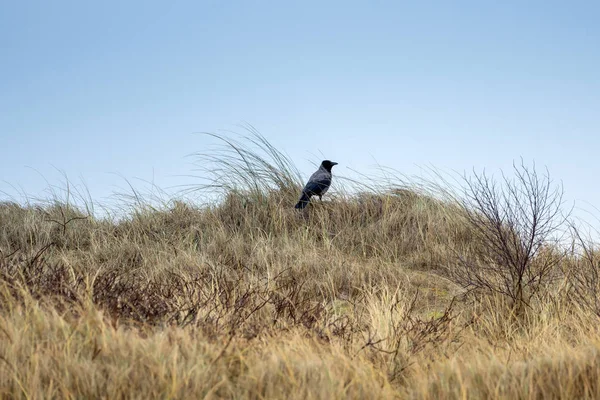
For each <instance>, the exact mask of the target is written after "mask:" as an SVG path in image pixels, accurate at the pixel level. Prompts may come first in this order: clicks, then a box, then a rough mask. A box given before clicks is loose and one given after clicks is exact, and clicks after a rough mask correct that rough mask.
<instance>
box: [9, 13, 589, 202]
mask: <svg viewBox="0 0 600 400" xmlns="http://www.w3.org/2000/svg"><path fill="white" fill-rule="evenodd" d="M599 4H600V3H598V2H594V1H589V2H577V1H573V2H565V1H560V2H559V1H503V2H499V1H495V2H492V1H452V2H450V1H443V2H442V1H439V2H433V1H423V2H410V3H409V2H400V1H387V2H384V1H363V2H352V1H343V2H342V1H325V2H323V1H319V2H312V1H302V2H300V1H297V2H288V1H243V2H242V1H194V2H191V1H190V2H178V1H173V2H154V1H143V2H142V1H139V2H134V1H119V2H116V1H105V2H86V1H21V2H17V1H2V2H1V3H0V48H1V49H2V50H1V62H0V135H1V146H0V190H4V191H8V192H11V191H12V189H11V187H10V185H18V186H20V187H22V189H23V190H25V191H26V192H27V193H30V194H34V195H36V194H38V193H40V191H41V190H42V189H43V188H44V187H45V186H46V183H45V182H44V181H43V180H42V179H41V178H40V177H39V175H38V173H37V172H35V171H39V172H41V173H42V174H43V175H44V176H46V178H47V179H48V180H49V181H50V182H51V183H59V181H60V178H59V176H58V175H57V173H56V172H55V171H54V170H53V168H54V167H56V168H59V169H61V170H63V171H64V172H65V173H66V174H67V175H68V177H69V178H70V179H72V180H75V181H77V180H78V179H79V177H80V176H81V177H83V178H84V179H85V181H86V182H87V185H88V187H89V189H90V190H91V192H92V195H93V196H94V197H96V198H97V199H102V198H103V197H105V196H107V195H109V194H110V193H111V191H112V190H114V189H115V187H124V184H123V180H122V179H121V178H119V176H118V175H120V176H123V177H126V178H129V179H133V180H135V178H141V179H146V180H150V179H154V180H155V182H156V183H157V184H158V185H159V186H162V187H165V188H166V187H169V186H173V185H179V184H185V183H192V182H191V181H190V179H189V178H183V177H181V176H178V175H185V174H189V173H191V169H192V165H191V164H190V161H191V160H190V159H188V158H186V157H185V156H186V155H188V154H190V153H192V152H196V151H202V150H205V149H206V148H207V147H206V146H207V144H208V143H209V140H208V139H207V138H205V137H202V136H200V135H195V134H193V132H200V131H209V132H217V131H219V130H221V129H224V130H229V129H236V125H237V124H239V123H242V122H248V123H251V124H252V125H254V126H255V127H256V128H257V129H259V130H260V131H261V132H262V133H263V134H264V135H265V136H266V137H267V138H268V139H270V140H271V141H272V142H273V143H274V144H275V145H276V146H277V147H279V148H280V149H282V150H284V151H286V152H287V153H288V154H289V155H290V156H292V157H293V158H294V159H295V160H296V161H297V163H298V166H299V167H300V168H301V170H302V171H303V173H305V174H306V175H308V174H309V173H310V172H312V171H311V170H312V168H313V167H312V164H311V162H314V161H317V160H318V159H320V157H321V156H320V154H321V153H322V154H324V155H325V156H326V157H327V158H330V159H332V160H335V161H338V162H339V163H340V165H339V167H336V168H337V170H338V172H339V173H347V172H348V171H349V168H353V169H358V170H363V169H366V168H367V167H369V166H370V165H373V164H374V162H375V161H376V162H378V163H379V164H382V165H385V166H389V167H392V168H396V169H398V170H400V171H403V172H405V173H408V174H411V173H415V172H417V171H418V167H419V166H426V165H433V166H435V167H438V168H440V169H442V170H457V171H463V170H469V169H471V168H472V167H476V168H483V167H486V168H487V169H489V170H494V169H497V168H507V167H510V165H511V163H512V160H513V159H518V158H519V157H521V156H522V157H524V159H525V160H526V161H531V160H535V162H536V163H537V164H538V165H546V166H548V168H549V169H550V172H551V174H552V175H553V176H554V177H555V178H556V179H558V180H562V181H563V182H564V186H565V190H566V192H567V195H568V198H569V199H570V200H585V201H587V202H589V203H591V204H594V205H596V206H600V188H599V185H598V177H599V176H600V165H599V163H598V158H599V157H598V152H599V150H600V23H598V21H600V5H599ZM238 130H239V129H238ZM2 196H4V195H0V198H2ZM581 205H582V206H583V204H581Z"/></svg>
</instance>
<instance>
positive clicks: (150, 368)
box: [0, 133, 600, 399]
mask: <svg viewBox="0 0 600 400" xmlns="http://www.w3.org/2000/svg"><path fill="white" fill-rule="evenodd" d="M217 139H219V140H221V142H222V143H223V147H220V148H218V149H216V150H214V151H212V152H210V153H208V154H197V155H196V156H197V158H198V164H199V167H200V168H201V172H200V174H201V175H202V176H203V177H204V178H206V180H205V181H204V183H203V184H200V185H196V186H195V187H192V188H191V190H189V191H188V195H189V194H190V193H192V192H193V193H196V194H200V195H207V196H211V197H210V198H211V201H210V202H198V201H192V200H190V198H191V197H190V196H187V197H185V198H187V200H182V199H179V198H178V199H177V200H175V199H168V198H167V199H163V201H162V202H156V201H151V200H149V199H145V198H144V196H142V195H141V194H140V193H139V192H136V191H135V190H132V194H131V195H130V196H129V197H127V198H125V197H122V198H121V200H122V204H121V206H122V210H121V212H120V213H119V214H118V217H117V216H106V215H103V216H98V215H94V213H93V212H92V209H93V208H94V207H96V208H98V207H99V206H98V205H94V204H93V202H92V201H91V200H89V199H88V200H83V198H84V197H83V196H77V195H76V193H73V192H72V191H71V190H69V191H65V192H62V193H59V194H57V195H55V196H54V197H52V198H51V199H49V200H47V201H45V202H35V201H24V202H4V203H1V204H0V397H1V398H74V399H79V398H111V399H117V398H144V399H149V398H253V399H267V398H269V399H270V398H278V399H336V398H366V399H368V398H376V399H379V398H407V399H454V398H456V399H458V398H461V399H463V398H482V399H494V398H500V399H533V398H535V399H538V398H539V399H541V398H544V399H546V398H600V340H599V337H600V336H599V332H598V331H599V329H600V328H599V327H600V324H599V318H600V275H599V271H600V253H598V252H597V251H596V245H595V243H593V242H592V241H590V240H589V239H588V237H587V236H586V235H585V234H584V233H583V231H582V230H581V229H580V228H579V227H576V226H575V224H574V222H573V221H572V219H571V218H570V216H569V212H568V211H569V210H568V207H566V208H565V205H564V202H563V200H562V189H561V187H560V186H558V185H556V184H555V183H554V182H553V181H552V180H551V179H550V177H549V175H548V173H547V171H542V170H540V169H538V168H536V167H535V166H528V165H526V164H524V163H519V164H516V165H515V168H514V170H513V171H506V172H505V174H504V175H502V176H500V177H494V176H490V175H486V174H484V173H473V174H470V175H466V176H464V177H460V178H458V179H457V180H455V181H453V183H452V184H450V183H447V182H446V183H444V182H442V183H440V180H438V183H436V184H433V183H426V182H423V181H421V182H416V181H413V182H409V180H406V179H400V178H399V177H398V176H397V175H396V176H394V174H393V173H391V172H389V171H387V172H386V174H385V175H386V178H385V179H383V178H382V179H373V178H367V177H365V179H364V181H363V182H361V180H360V179H359V180H358V181H349V180H343V179H341V178H339V177H338V176H337V175H336V174H335V172H336V171H334V184H333V187H332V190H331V191H330V192H329V193H328V194H327V195H326V196H325V197H324V199H323V201H322V202H319V201H314V202H313V203H312V204H311V205H310V206H309V207H307V208H306V209H305V210H303V211H298V210H295V209H294V207H293V205H294V204H295V203H296V201H297V200H298V196H299V193H300V189H301V187H302V184H303V179H302V177H301V176H300V174H299V173H298V171H297V170H296V168H295V166H294V164H293V163H292V162H291V161H290V160H289V159H288V158H287V157H286V156H285V155H284V154H282V153H281V152H280V151H278V150H277V149H276V148H274V147H273V146H272V145H271V144H270V143H269V142H268V141H266V140H265V139H264V138H263V137H261V136H260V135H258V134H256V133H254V134H251V135H249V136H248V137H246V138H245V139H241V140H239V141H233V140H231V139H229V138H227V137H217ZM337 161H342V160H337ZM390 176H392V177H391V178H390Z"/></svg>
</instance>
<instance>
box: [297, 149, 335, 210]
mask: <svg viewBox="0 0 600 400" xmlns="http://www.w3.org/2000/svg"><path fill="white" fill-rule="evenodd" d="M334 165H337V163H336V162H333V161H329V160H325V161H323V162H322V163H321V166H320V167H319V169H318V170H317V171H316V172H315V173H314V174H312V175H311V176H310V179H309V180H308V183H307V184H306V186H304V189H302V196H301V197H300V201H298V204H296V208H299V209H303V208H304V207H306V206H307V205H308V203H309V202H310V198H311V197H312V196H319V200H320V199H321V196H323V195H324V194H325V192H327V190H328V189H329V186H331V168H333V166H334Z"/></svg>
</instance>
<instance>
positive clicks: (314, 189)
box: [303, 176, 331, 196]
mask: <svg viewBox="0 0 600 400" xmlns="http://www.w3.org/2000/svg"><path fill="white" fill-rule="evenodd" d="M329 185H331V178H330V177H328V176H323V177H319V178H318V179H311V180H309V181H308V183H307V184H306V186H305V187H304V190H303V192H304V193H306V194H307V195H309V196H319V195H321V194H323V193H325V192H326V191H327V189H329Z"/></svg>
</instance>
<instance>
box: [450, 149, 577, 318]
mask: <svg viewBox="0 0 600 400" xmlns="http://www.w3.org/2000/svg"><path fill="white" fill-rule="evenodd" d="M513 171H514V177H512V178H510V177H508V176H506V175H504V174H502V179H501V180H500V181H499V182H498V181H497V180H496V179H494V178H493V177H490V176H488V175H486V173H485V172H483V173H480V174H479V173H474V175H473V176H472V177H466V176H464V177H463V183H464V185H463V186H462V189H463V194H464V196H462V197H461V198H460V200H459V201H460V204H461V206H462V207H463V209H464V211H465V216H466V219H467V222H468V224H469V225H470V227H471V232H472V235H473V242H472V243H473V245H472V246H471V249H470V250H469V251H468V252H462V253H461V254H459V262H458V265H457V266H456V268H454V269H452V270H451V276H452V278H453V279H454V280H455V281H456V282H457V283H459V284H460V285H462V286H463V287H464V288H466V289H467V290H469V291H483V292H488V293H499V294H502V295H504V296H507V297H508V298H509V299H510V300H511V301H512V303H513V306H514V307H516V308H518V309H520V308H521V306H523V305H526V304H528V302H529V301H530V299H531V297H532V296H533V295H535V294H536V293H537V292H538V291H539V290H540V288H542V287H544V285H546V284H547V283H548V282H549V281H550V280H551V278H552V275H553V272H554V271H556V267H557V265H558V263H559V262H560V260H561V259H562V257H563V253H561V252H559V251H555V250H552V251H549V250H548V249H550V248H556V247H555V246H553V245H556V244H557V243H558V240H559V236H560V235H559V234H560V231H561V227H562V226H563V225H564V223H565V221H566V218H567V215H568V213H567V214H563V212H562V206H563V203H564V202H563V190H562V186H560V185H555V184H554V183H553V181H552V180H551V179H550V175H549V174H548V172H547V171H546V173H545V174H540V173H539V172H538V171H536V169H535V165H534V166H533V167H528V166H526V165H524V164H523V162H522V161H521V163H520V164H518V165H517V164H513Z"/></svg>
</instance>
